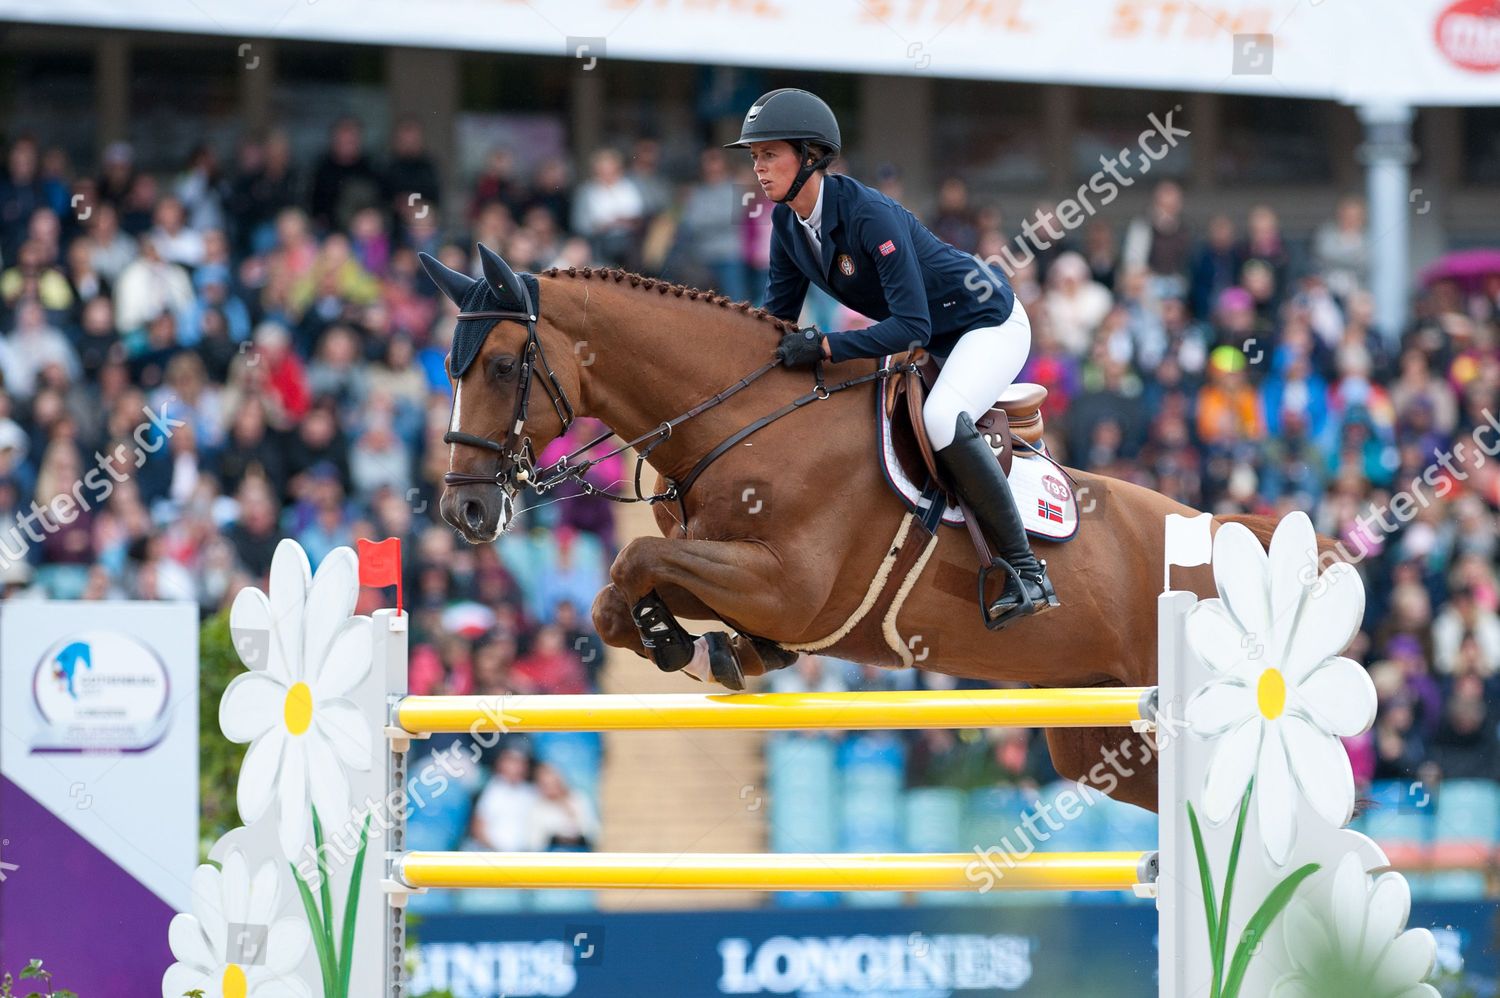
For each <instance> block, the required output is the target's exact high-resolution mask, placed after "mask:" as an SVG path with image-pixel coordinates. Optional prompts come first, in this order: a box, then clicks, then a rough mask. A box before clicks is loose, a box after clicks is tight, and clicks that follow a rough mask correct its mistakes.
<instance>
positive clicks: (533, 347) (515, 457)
mask: <svg viewBox="0 0 1500 998" xmlns="http://www.w3.org/2000/svg"><path fill="white" fill-rule="evenodd" d="M516 283H517V285H518V287H519V290H520V296H521V308H520V310H518V311H512V310H510V309H493V310H489V311H482V312H460V313H458V321H460V322H463V321H464V320H467V319H492V320H497V321H498V320H510V321H513V322H524V323H525V324H526V346H525V348H524V349H523V350H522V353H521V371H520V379H521V381H520V384H521V388H520V392H519V394H517V396H516V411H515V418H514V419H513V420H512V421H511V425H510V430H509V432H507V433H506V435H505V440H504V441H495V440H491V439H490V438H488V437H481V436H477V435H475V434H473V433H465V432H463V431H462V430H459V429H457V428H456V427H455V425H454V423H455V420H454V418H453V413H451V412H450V413H449V414H448V432H446V433H444V434H443V443H445V444H467V445H468V446H470V447H478V448H480V449H481V450H487V451H492V452H494V453H496V454H498V455H500V468H499V470H498V471H496V472H495V473H494V474H492V475H471V474H467V473H465V472H461V471H450V472H447V473H446V474H444V475H443V484H444V485H497V486H499V487H500V488H502V489H503V488H514V487H515V486H516V485H524V484H526V483H527V482H529V481H530V480H531V478H532V475H533V474H534V472H535V470H536V465H535V455H534V454H533V453H532V450H531V438H530V437H528V436H523V435H522V433H523V431H524V430H525V427H526V412H527V406H528V405H529V404H530V402H531V375H532V372H533V371H534V370H535V369H536V364H537V361H541V364H542V371H543V372H545V374H546V377H545V378H543V379H542V387H543V388H544V389H546V391H547V395H548V397H550V398H551V399H552V407H553V408H554V409H556V410H557V415H558V418H559V419H561V420H562V432H563V433H566V432H568V427H570V426H572V425H573V420H574V418H575V416H574V411H573V403H572V402H571V401H569V399H568V393H567V392H566V391H565V390H564V389H563V386H562V385H561V383H559V382H558V380H557V375H556V373H554V372H553V370H552V364H551V363H550V362H548V360H547V352H546V351H545V350H543V349H542V341H541V340H540V339H539V338H538V337H537V335H536V317H537V316H536V309H535V308H534V307H532V303H531V292H530V291H528V290H527V288H526V285H525V284H524V283H523V282H519V281H518V282H516ZM453 404H454V407H455V409H456V408H457V406H458V392H457V391H455V392H454V393H453ZM518 438H519V439H520V441H521V443H520V446H519V447H516V446H515V445H514V444H512V443H511V441H513V440H516V439H518Z"/></svg>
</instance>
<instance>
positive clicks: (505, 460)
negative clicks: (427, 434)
mask: <svg viewBox="0 0 1500 998" xmlns="http://www.w3.org/2000/svg"><path fill="white" fill-rule="evenodd" d="M517 290H518V292H519V297H520V299H521V305H522V308H521V309H520V310H509V309H504V310H501V309H497V310H490V311H474V312H460V313H459V314H458V319H459V321H465V320H470V319H492V320H495V321H497V322H499V321H513V322H521V323H524V324H525V325H526V347H525V352H524V355H523V357H522V360H521V370H520V373H519V378H520V386H521V387H520V394H519V395H518V396H517V399H516V409H515V418H514V419H513V420H512V422H511V427H510V429H509V430H508V431H507V433H506V435H505V440H504V441H498V440H492V439H490V438H489V437H481V436H477V435H476V434H473V433H465V432H464V431H462V430H459V429H458V428H457V427H456V426H455V425H454V419H453V417H452V416H450V417H449V420H448V430H447V432H446V433H444V434H443V443H445V444H465V445H467V446H469V447H478V448H480V449H481V450H487V451H491V452H492V453H495V454H498V455H499V456H500V468H499V470H498V471H495V472H494V473H493V474H489V475H475V474H469V473H467V472H458V471H449V472H447V473H446V474H444V475H443V484H444V485H446V486H453V485H494V486H497V487H499V488H501V489H514V488H515V486H516V485H530V486H531V487H532V488H533V489H535V490H536V492H537V494H538V495H541V494H544V493H546V492H550V491H551V490H552V489H555V488H557V486H559V485H561V484H562V483H563V482H566V481H568V480H570V479H571V480H572V481H574V482H576V483H577V484H578V486H579V488H581V489H582V490H583V491H584V493H586V494H587V495H591V496H600V497H602V498H605V499H608V500H610V501H612V502H620V503H632V502H644V503H651V504H653V505H654V504H655V503H658V502H668V501H671V500H674V499H675V500H676V501H677V503H678V506H679V508H680V509H681V511H682V520H681V522H682V526H683V530H684V531H686V530H687V519H688V512H687V493H688V490H689V489H690V488H692V487H693V483H694V482H696V481H697V480H698V478H699V477H700V476H701V475H702V474H703V472H704V471H706V470H707V469H708V467H709V465H711V464H713V463H714V461H716V460H718V459H719V457H721V456H722V455H723V454H724V452H725V451H727V450H729V449H730V448H731V447H733V446H734V445H735V444H737V443H739V442H740V441H741V440H743V439H745V438H746V437H748V436H750V435H751V434H752V433H755V432H756V431H757V430H760V429H762V428H764V427H766V426H769V425H770V424H771V423H774V422H775V421H776V420H778V419H780V418H781V417H783V416H785V415H787V414H788V413H791V412H795V411H796V410H798V409H800V408H802V407H803V406H804V405H808V404H809V403H812V402H821V401H822V400H824V399H827V398H831V397H832V396H833V395H834V394H835V393H836V392H841V391H845V390H847V389H850V388H854V387H856V386H857V385H862V384H865V383H866V382H870V381H875V380H877V379H881V378H885V377H888V376H889V375H891V374H894V373H896V372H897V371H902V370H906V371H913V372H914V371H916V370H917V367H916V365H915V364H912V363H910V362H908V363H904V364H900V363H898V364H893V365H890V366H885V367H881V368H878V369H876V370H874V371H871V372H870V373H869V374H861V375H858V376H857V377H853V378H848V379H846V380H844V381H841V382H839V383H837V384H835V385H828V384H827V383H826V382H824V380H823V362H822V361H821V360H820V361H818V362H817V363H816V364H815V365H814V366H813V379H814V382H815V385H814V387H813V390H812V391H810V392H808V393H807V394H805V395H801V396H798V397H797V398H795V399H793V400H792V401H790V402H788V403H787V404H786V405H784V406H782V407H780V408H779V409H777V410H775V411H774V412H771V413H768V414H766V415H764V416H762V417H760V418H759V419H757V420H755V421H754V422H752V423H750V424H748V425H746V426H744V427H742V428H741V429H739V430H736V431H735V432H734V433H732V434H730V435H729V436H728V437H726V438H725V439H724V440H723V441H721V442H720V443H719V444H718V446H716V447H714V448H713V449H712V450H711V451H709V452H708V453H707V454H705V455H704V456H703V457H702V458H700V459H699V460H698V463H697V464H695V465H694V466H693V469H692V470H691V471H689V472H688V474H687V476H686V477H684V478H683V479H682V481H680V482H679V481H674V480H673V479H671V478H666V482H667V488H666V489H665V490H664V491H662V492H658V493H656V494H654V495H649V496H648V495H644V494H642V491H641V475H642V473H643V472H644V470H645V466H646V460H647V458H649V457H650V456H651V452H652V451H653V450H655V449H656V448H657V447H658V446H660V445H661V444H662V442H663V441H665V440H668V439H669V438H670V437H671V436H672V431H673V430H674V429H675V428H676V427H678V426H681V425H682V424H683V423H686V422H687V421H688V420H690V419H692V418H694V417H695V416H699V415H702V414H703V413H705V412H707V411H708V410H710V409H712V408H713V407H714V406H717V405H719V404H721V403H723V402H726V401H728V400H729V399H730V398H731V397H733V396H734V395H735V394H736V393H737V392H739V391H740V390H742V389H745V388H748V387H750V385H752V384H754V383H755V382H756V381H757V380H759V379H760V378H761V377H762V376H763V375H765V374H766V373H767V372H769V371H770V370H771V369H772V368H774V367H776V366H777V365H779V364H780V363H781V361H780V360H779V359H772V360H769V361H766V363H764V364H762V365H761V366H760V367H758V368H756V369H755V371H754V372H752V373H751V374H748V375H746V376H745V377H743V378H740V379H739V380H738V381H736V382H735V383H734V384H732V385H730V386H729V387H728V388H725V389H724V390H722V391H720V392H719V393H717V394H716V395H714V396H712V397H711V398H707V399H704V400H703V401H702V402H699V403H698V404H697V405H695V406H693V407H692V408H691V409H689V410H688V411H687V412H684V413H682V414H681V415H679V416H676V417H674V418H672V419H669V420H667V421H665V422H664V423H662V424H661V425H660V426H658V427H657V428H656V429H654V430H649V431H647V432H646V433H643V434H641V435H640V436H638V437H636V438H635V439H634V440H630V441H627V442H626V443H624V444H621V445H620V446H619V447H616V448H615V449H614V450H612V451H610V452H609V453H607V454H601V455H600V456H598V457H595V458H591V459H589V460H587V461H584V462H582V463H580V464H576V465H575V464H571V462H572V461H573V460H574V459H576V458H578V457H579V456H581V455H583V454H586V453H587V452H588V451H590V450H593V449H594V448H595V447H597V446H599V445H600V444H601V443H603V442H604V441H605V440H608V439H609V438H610V437H612V436H614V435H615V434H614V431H613V430H607V431H606V432H604V433H602V434H600V435H599V436H597V437H595V438H594V439H593V440H590V441H589V442H588V443H586V444H584V445H583V446H582V447H579V448H578V449H577V450H575V451H573V452H571V453H569V454H564V455H563V456H562V457H560V458H558V460H557V461H556V462H554V463H553V464H551V465H549V466H548V467H546V468H543V469H538V468H537V467H536V466H535V461H534V455H533V453H532V449H531V438H530V437H528V436H524V435H523V434H524V433H525V428H526V414H527V405H528V403H529V401H530V398H531V382H532V376H533V375H534V374H536V373H537V362H538V361H540V362H541V370H542V372H543V373H545V375H546V377H545V378H543V379H542V387H543V389H545V390H546V392H547V394H548V396H549V397H550V398H551V400H552V405H553V408H555V409H556V410H557V414H558V418H559V419H560V420H561V421H562V432H563V433H566V432H567V431H568V427H570V426H571V425H572V424H573V420H574V416H575V414H574V409H573V403H572V402H571V401H569V399H568V394H567V391H566V390H565V389H564V388H563V386H562V384H561V383H560V382H559V381H558V380H557V375H556V374H555V373H554V372H553V370H552V365H551V364H550V363H548V361H547V354H546V352H545V351H544V350H543V349H542V344H541V340H540V339H539V338H538V337H537V333H536V323H537V312H536V309H535V308H534V306H533V305H532V301H531V295H530V293H529V292H528V291H527V289H526V287H525V285H524V284H519V287H518V289H517ZM454 404H455V406H456V405H457V394H456V393H455V396H454ZM515 439H519V440H520V441H521V443H520V447H519V448H516V447H515V446H514V445H512V444H511V441H512V440H515ZM648 441H649V442H648ZM641 444H645V445H646V446H645V447H643V448H640V445H641ZM632 447H637V448H640V449H639V451H638V453H637V455H636V461H635V495H634V496H627V495H616V494H615V493H613V492H610V491H609V490H607V489H601V488H597V487H595V486H594V485H592V484H591V483H589V482H588V481H586V480H585V479H584V477H583V476H584V475H585V474H586V473H587V472H588V471H589V469H591V468H593V467H594V466H595V465H597V464H599V463H601V462H603V461H607V460H609V459H610V458H612V457H614V456H615V455H617V454H620V453H622V452H623V451H626V450H628V449H630V448H632ZM664 477H665V476H664Z"/></svg>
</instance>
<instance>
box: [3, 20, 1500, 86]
mask: <svg viewBox="0 0 1500 998" xmlns="http://www.w3.org/2000/svg"><path fill="white" fill-rule="evenodd" d="M0 17H3V18H15V19H19V20H25V21H34V22H40V23H52V24H77V25H92V26H110V27H121V28H137V29H148V30H163V31H188V32H199V33H206V34H213V35H222V36H226V37H229V38H242V39H247V40H248V39H254V38H264V37H275V38H298V39H320V40H326V41H334V42H362V43H371V44H382V45H403V46H423V47H436V48H454V49H473V50H482V51H496V52H530V53H541V54H555V55H564V54H567V55H570V56H576V57H578V58H580V59H582V60H584V61H585V62H587V61H588V60H591V59H598V58H604V59H608V58H623V59H649V60H661V61H668V62H684V63H693V64H725V65H746V66H762V67H771V68H781V69H797V68H806V69H826V70H840V71H849V72H868V73H881V74H913V75H915V74H931V75H933V76H941V77H973V78H982V79H994V80H1031V81H1046V82H1056V83H1077V84H1089V85H1098V86H1129V87H1146V88H1163V89H1183V90H1192V91H1210V92H1227V93H1255V94H1266V95H1271V96H1283V97H1322V98H1331V99H1336V100H1343V101H1346V102H1349V103H1362V102H1364V101H1367V100H1398V101H1403V102H1408V103H1412V104H1449V103H1452V104H1493V103H1495V102H1496V101H1497V100H1500V6H1497V4H1496V2H1495V0H1202V2H1187V0H1067V2H1066V3H1056V2H1054V0H422V2H420V3H418V4H413V3H411V2H410V0H192V2H188V3H180V2H173V3H162V2H157V3H150V2H140V3H132V4H121V3H117V2H115V0H3V2H0Z"/></svg>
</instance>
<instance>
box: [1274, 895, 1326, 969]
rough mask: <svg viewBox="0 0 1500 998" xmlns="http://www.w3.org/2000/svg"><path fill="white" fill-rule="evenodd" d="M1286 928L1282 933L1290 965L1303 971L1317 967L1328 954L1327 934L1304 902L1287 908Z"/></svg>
mask: <svg viewBox="0 0 1500 998" xmlns="http://www.w3.org/2000/svg"><path fill="white" fill-rule="evenodd" d="M1284 917H1285V918H1286V928H1285V930H1284V931H1283V933H1282V936H1283V938H1285V940H1286V952H1287V956H1288V957H1290V958H1291V961H1292V965H1293V966H1295V967H1299V968H1301V969H1303V970H1311V969H1312V968H1314V967H1316V966H1318V962H1319V961H1320V960H1322V959H1323V955H1324V954H1325V953H1327V952H1328V932H1327V931H1326V930H1325V929H1324V927H1323V923H1322V922H1321V921H1320V920H1319V919H1318V915H1317V913H1316V912H1315V911H1313V907H1312V905H1310V904H1308V903H1307V902H1306V901H1302V900H1295V901H1293V902H1292V903H1291V905H1290V906H1288V907H1287V910H1286V915H1285V916H1284Z"/></svg>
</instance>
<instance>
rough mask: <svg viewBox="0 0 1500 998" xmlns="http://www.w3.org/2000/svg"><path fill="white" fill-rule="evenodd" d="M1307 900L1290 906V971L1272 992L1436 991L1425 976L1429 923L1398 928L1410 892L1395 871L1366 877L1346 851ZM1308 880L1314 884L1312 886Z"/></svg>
mask: <svg viewBox="0 0 1500 998" xmlns="http://www.w3.org/2000/svg"><path fill="white" fill-rule="evenodd" d="M1319 876H1320V877H1321V878H1325V883H1324V884H1322V885H1320V886H1322V887H1323V890H1321V891H1318V892H1315V893H1313V894H1312V895H1311V897H1312V899H1311V900H1309V899H1308V898H1307V897H1305V896H1299V897H1297V898H1295V899H1293V901H1292V903H1291V905H1290V906H1289V907H1288V908H1287V910H1286V914H1285V916H1284V918H1285V930H1286V931H1285V938H1286V949H1287V956H1288V958H1289V959H1290V962H1291V965H1292V968H1293V969H1292V970H1291V971H1290V972H1289V973H1286V974H1283V975H1282V976H1281V977H1279V978H1278V979H1277V981H1276V984H1275V986H1274V987H1273V988H1272V990H1271V998H1439V996H1438V990H1437V989H1436V988H1434V987H1433V986H1432V985H1430V984H1424V983H1422V982H1423V981H1425V980H1426V979H1427V978H1428V976H1430V975H1431V974H1432V969H1433V965H1434V963H1435V962H1436V959H1437V941H1436V940H1435V939H1434V938H1433V936H1432V933H1431V932H1428V931H1427V930H1426V929H1406V931H1404V932H1403V931H1402V929H1404V928H1405V926H1406V919H1407V916H1408V915H1410V914H1411V891H1410V889H1409V888H1408V887H1407V886H1406V880H1405V879H1404V878H1402V876H1401V875H1400V874H1399V873H1383V874H1381V875H1380V876H1378V877H1373V878H1372V877H1371V876H1370V875H1369V874H1367V873H1366V872H1365V871H1364V869H1363V868H1362V867H1361V866H1360V862H1359V857H1358V856H1357V855H1355V854H1354V853H1349V854H1347V855H1345V856H1344V858H1343V859H1342V860H1340V861H1339V865H1338V866H1337V868H1335V869H1334V870H1333V871H1332V877H1331V883H1328V882H1326V878H1328V876H1329V875H1328V874H1326V873H1325V874H1320V875H1319ZM1309 886H1311V885H1309Z"/></svg>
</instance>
